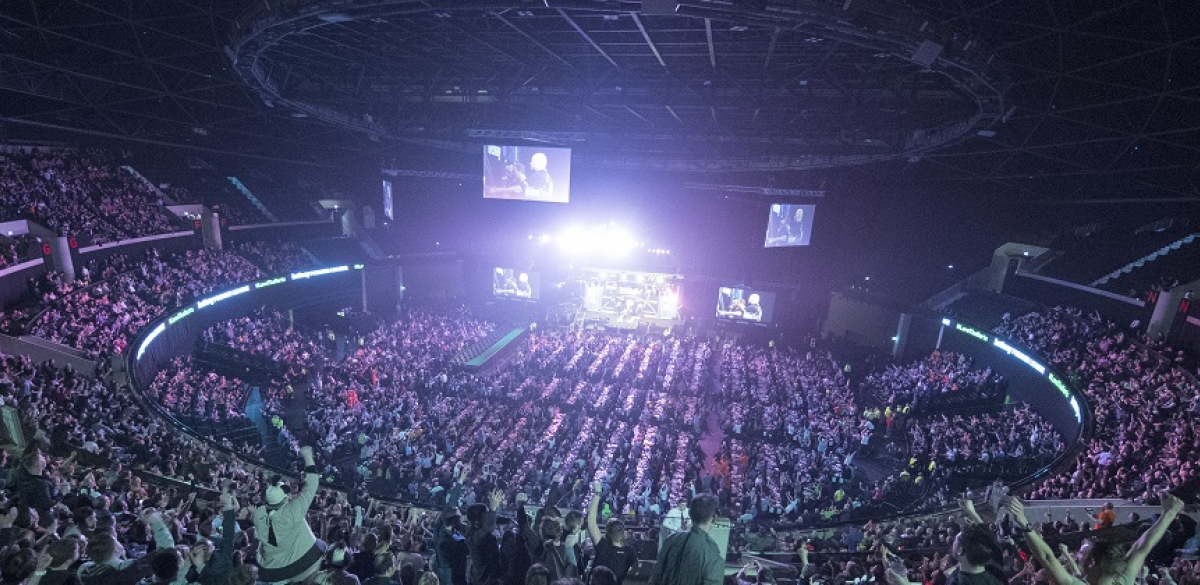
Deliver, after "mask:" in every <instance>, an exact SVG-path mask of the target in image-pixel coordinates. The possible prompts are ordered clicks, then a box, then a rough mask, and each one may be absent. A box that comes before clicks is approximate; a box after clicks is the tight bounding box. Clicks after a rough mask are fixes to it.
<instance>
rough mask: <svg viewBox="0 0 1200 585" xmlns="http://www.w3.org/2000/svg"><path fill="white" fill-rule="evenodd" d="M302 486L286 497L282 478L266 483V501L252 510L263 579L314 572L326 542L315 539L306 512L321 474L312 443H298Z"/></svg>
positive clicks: (293, 578) (291, 578)
mask: <svg viewBox="0 0 1200 585" xmlns="http://www.w3.org/2000/svg"><path fill="white" fill-rule="evenodd" d="M300 456H301V457H303V458H304V487H303V488H301V489H300V493H298V494H296V496H295V497H293V498H290V499H289V498H288V496H287V493H286V492H285V491H284V490H283V487H282V486H281V484H282V483H283V482H282V481H281V480H278V481H275V482H272V484H271V485H269V486H267V489H266V493H265V497H266V501H267V503H266V505H263V506H259V507H258V508H256V509H255V510H254V530H255V534H257V535H258V538H259V540H260V546H259V549H258V566H259V571H258V579H259V581H263V582H266V583H296V582H301V581H304V580H305V579H307V578H308V577H310V576H311V575H313V574H314V573H316V572H317V569H318V568H320V566H321V556H322V555H323V554H324V553H325V543H324V542H322V541H320V540H317V537H316V536H314V535H313V532H312V528H311V527H309V525H308V519H307V518H306V517H305V515H306V514H307V513H308V508H309V506H311V505H312V502H313V498H314V497H316V495H317V484H318V481H319V479H320V476H319V475H318V474H317V465H316V462H315V461H314V459H313V450H312V447H301V448H300Z"/></svg>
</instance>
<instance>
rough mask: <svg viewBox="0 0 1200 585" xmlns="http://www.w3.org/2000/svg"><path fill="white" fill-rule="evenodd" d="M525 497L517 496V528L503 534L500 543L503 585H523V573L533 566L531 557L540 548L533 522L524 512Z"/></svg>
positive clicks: (523, 495)
mask: <svg viewBox="0 0 1200 585" xmlns="http://www.w3.org/2000/svg"><path fill="white" fill-rule="evenodd" d="M525 501H526V496H525V494H524V493H520V494H517V526H516V528H514V529H512V530H510V531H508V532H505V533H504V538H503V540H502V542H501V543H500V556H501V557H502V558H503V560H504V585H523V584H524V583H525V573H526V572H527V571H528V570H529V567H531V566H533V555H534V553H535V552H536V551H537V549H538V548H539V547H540V546H541V537H539V536H538V533H537V532H536V531H534V529H533V522H532V520H531V519H530V518H529V514H528V513H526V512H525Z"/></svg>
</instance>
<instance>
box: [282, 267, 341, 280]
mask: <svg viewBox="0 0 1200 585" xmlns="http://www.w3.org/2000/svg"><path fill="white" fill-rule="evenodd" d="M347 270H350V267H349V266H334V267H333V268H321V269H320V270H309V271H308V272H293V273H292V280H303V279H305V278H312V277H314V276H324V275H326V274H336V273H338V272H345V271H347Z"/></svg>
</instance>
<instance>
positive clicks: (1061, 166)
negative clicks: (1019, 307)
mask: <svg viewBox="0 0 1200 585" xmlns="http://www.w3.org/2000/svg"><path fill="white" fill-rule="evenodd" d="M654 4H662V3H661V2H660V3H654V2H651V1H646V2H632V1H625V0H607V1H605V0H594V1H593V0H562V1H557V0H544V1H537V2H521V1H519V0H518V1H510V2H494V1H486V0H454V1H451V0H440V1H439V0H426V1H420V2H417V1H404V0H373V1H371V2H362V1H354V2H352V1H349V0H343V1H327V2H316V1H313V0H290V1H281V0H272V1H270V2H263V1H261V0H260V1H259V2H255V3H253V4H251V5H250V7H249V8H247V6H246V3H244V2H234V1H232V0H124V1H121V2H104V3H98V2H81V1H78V0H64V1H62V2H54V3H45V2H38V0H14V1H13V2H8V3H5V5H4V6H3V7H0V100H3V101H2V102H0V120H2V121H4V122H5V123H6V126H7V128H9V133H10V134H16V133H18V132H22V131H24V130H28V129H39V128H47V129H58V130H70V131H73V132H84V133H88V134H96V135H101V136H109V137H115V138H121V139H127V140H135V141H142V142H149V143H162V144H172V145H181V146H186V147H188V148H193V149H201V150H211V151H218V152H229V153H233V154H236V155H239V156H248V157H262V158H279V159H285V160H291V161H302V162H306V163H310V164H316V165H337V164H339V163H340V162H342V161H346V160H352V159H361V158H362V157H364V156H371V157H376V158H386V157H391V158H395V159H397V160H400V161H410V162H408V163H404V162H402V163H400V166H412V167H413V168H417V169H418V170H428V171H434V172H451V173H453V172H460V173H461V172H468V171H471V170H473V169H469V168H465V167H461V166H455V165H453V164H451V165H445V164H443V165H441V166H439V165H438V162H439V161H440V160H442V159H444V160H463V159H464V157H465V156H466V155H465V154H462V153H466V152H471V153H474V152H478V151H479V150H478V146H477V145H478V144H481V143H483V142H486V141H500V140H504V141H534V142H545V143H551V144H562V145H566V146H572V147H573V148H576V149H577V152H578V153H579V155H578V161H579V163H580V164H584V165H593V166H599V167H608V168H651V169H654V168H660V169H668V170H681V171H692V172H696V171H699V172H702V173H706V174H707V175H708V176H709V178H710V179H711V180H712V181H718V180H719V179H716V178H713V177H721V178H723V179H728V180H729V181H730V182H737V183H741V184H758V183H763V182H766V181H768V178H769V179H770V181H771V182H770V185H771V186H772V187H780V188H790V187H799V188H810V187H814V186H815V185H813V182H814V180H815V179H816V178H818V177H819V178H827V177H831V176H840V175H834V174H833V173H840V174H847V175H849V174H852V173H856V174H857V176H869V177H870V178H871V179H872V180H880V181H889V182H890V183H894V184H903V185H907V186H914V187H917V188H920V189H931V190H943V191H947V192H951V191H953V192H958V193H978V194H980V195H992V194H994V195H1004V196H1006V197H1007V198H1010V199H1015V200H1027V201H1043V202H1056V201H1070V202H1079V201H1095V202H1103V201H1113V200H1140V201H1167V200H1170V201H1194V200H1200V192H1198V191H1197V187H1196V182H1197V180H1200V107H1198V106H1200V68H1196V67H1194V66H1193V64H1194V63H1196V62H1200V15H1196V14H1194V13H1195V12H1197V11H1194V10H1186V9H1184V8H1182V7H1180V6H1178V5H1177V4H1174V3H1167V2H1165V0H1125V1H1122V0H1114V2H1111V3H1095V2H1075V1H1072V2H1044V1H1039V0H1005V1H1001V0H979V1H973V0H972V1H967V0H914V1H911V2H902V1H900V0H753V1H752V0H739V1H723V2H722V1H716V0H714V1H690V2H667V3H666V4H668V5H671V7H672V8H673V7H674V5H676V4H678V5H679V8H678V11H677V12H676V13H675V14H669V15H661V14H653V12H654V6H653V5H654ZM450 155H452V156H450ZM865 163H873V164H865ZM414 165H415V166H414ZM846 167H849V168H848V169H846V170H842V169H843V168H846ZM831 168H838V169H839V170H837V171H826V170H821V169H831ZM730 177H732V179H730ZM704 181H705V179H701V182H704Z"/></svg>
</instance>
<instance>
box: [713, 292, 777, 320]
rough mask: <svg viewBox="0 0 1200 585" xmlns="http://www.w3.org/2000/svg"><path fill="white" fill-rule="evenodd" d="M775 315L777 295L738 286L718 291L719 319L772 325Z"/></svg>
mask: <svg viewBox="0 0 1200 585" xmlns="http://www.w3.org/2000/svg"><path fill="white" fill-rule="evenodd" d="M774 315H775V293H773V292H769V291H763V290H757V289H750V288H744V287H736V286H723V287H721V288H720V289H719V290H718V291H717V317H718V318H720V319H727V320H730V321H745V322H750V323H764V324H765V323H770V322H771V319H772V318H773V317H774Z"/></svg>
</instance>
